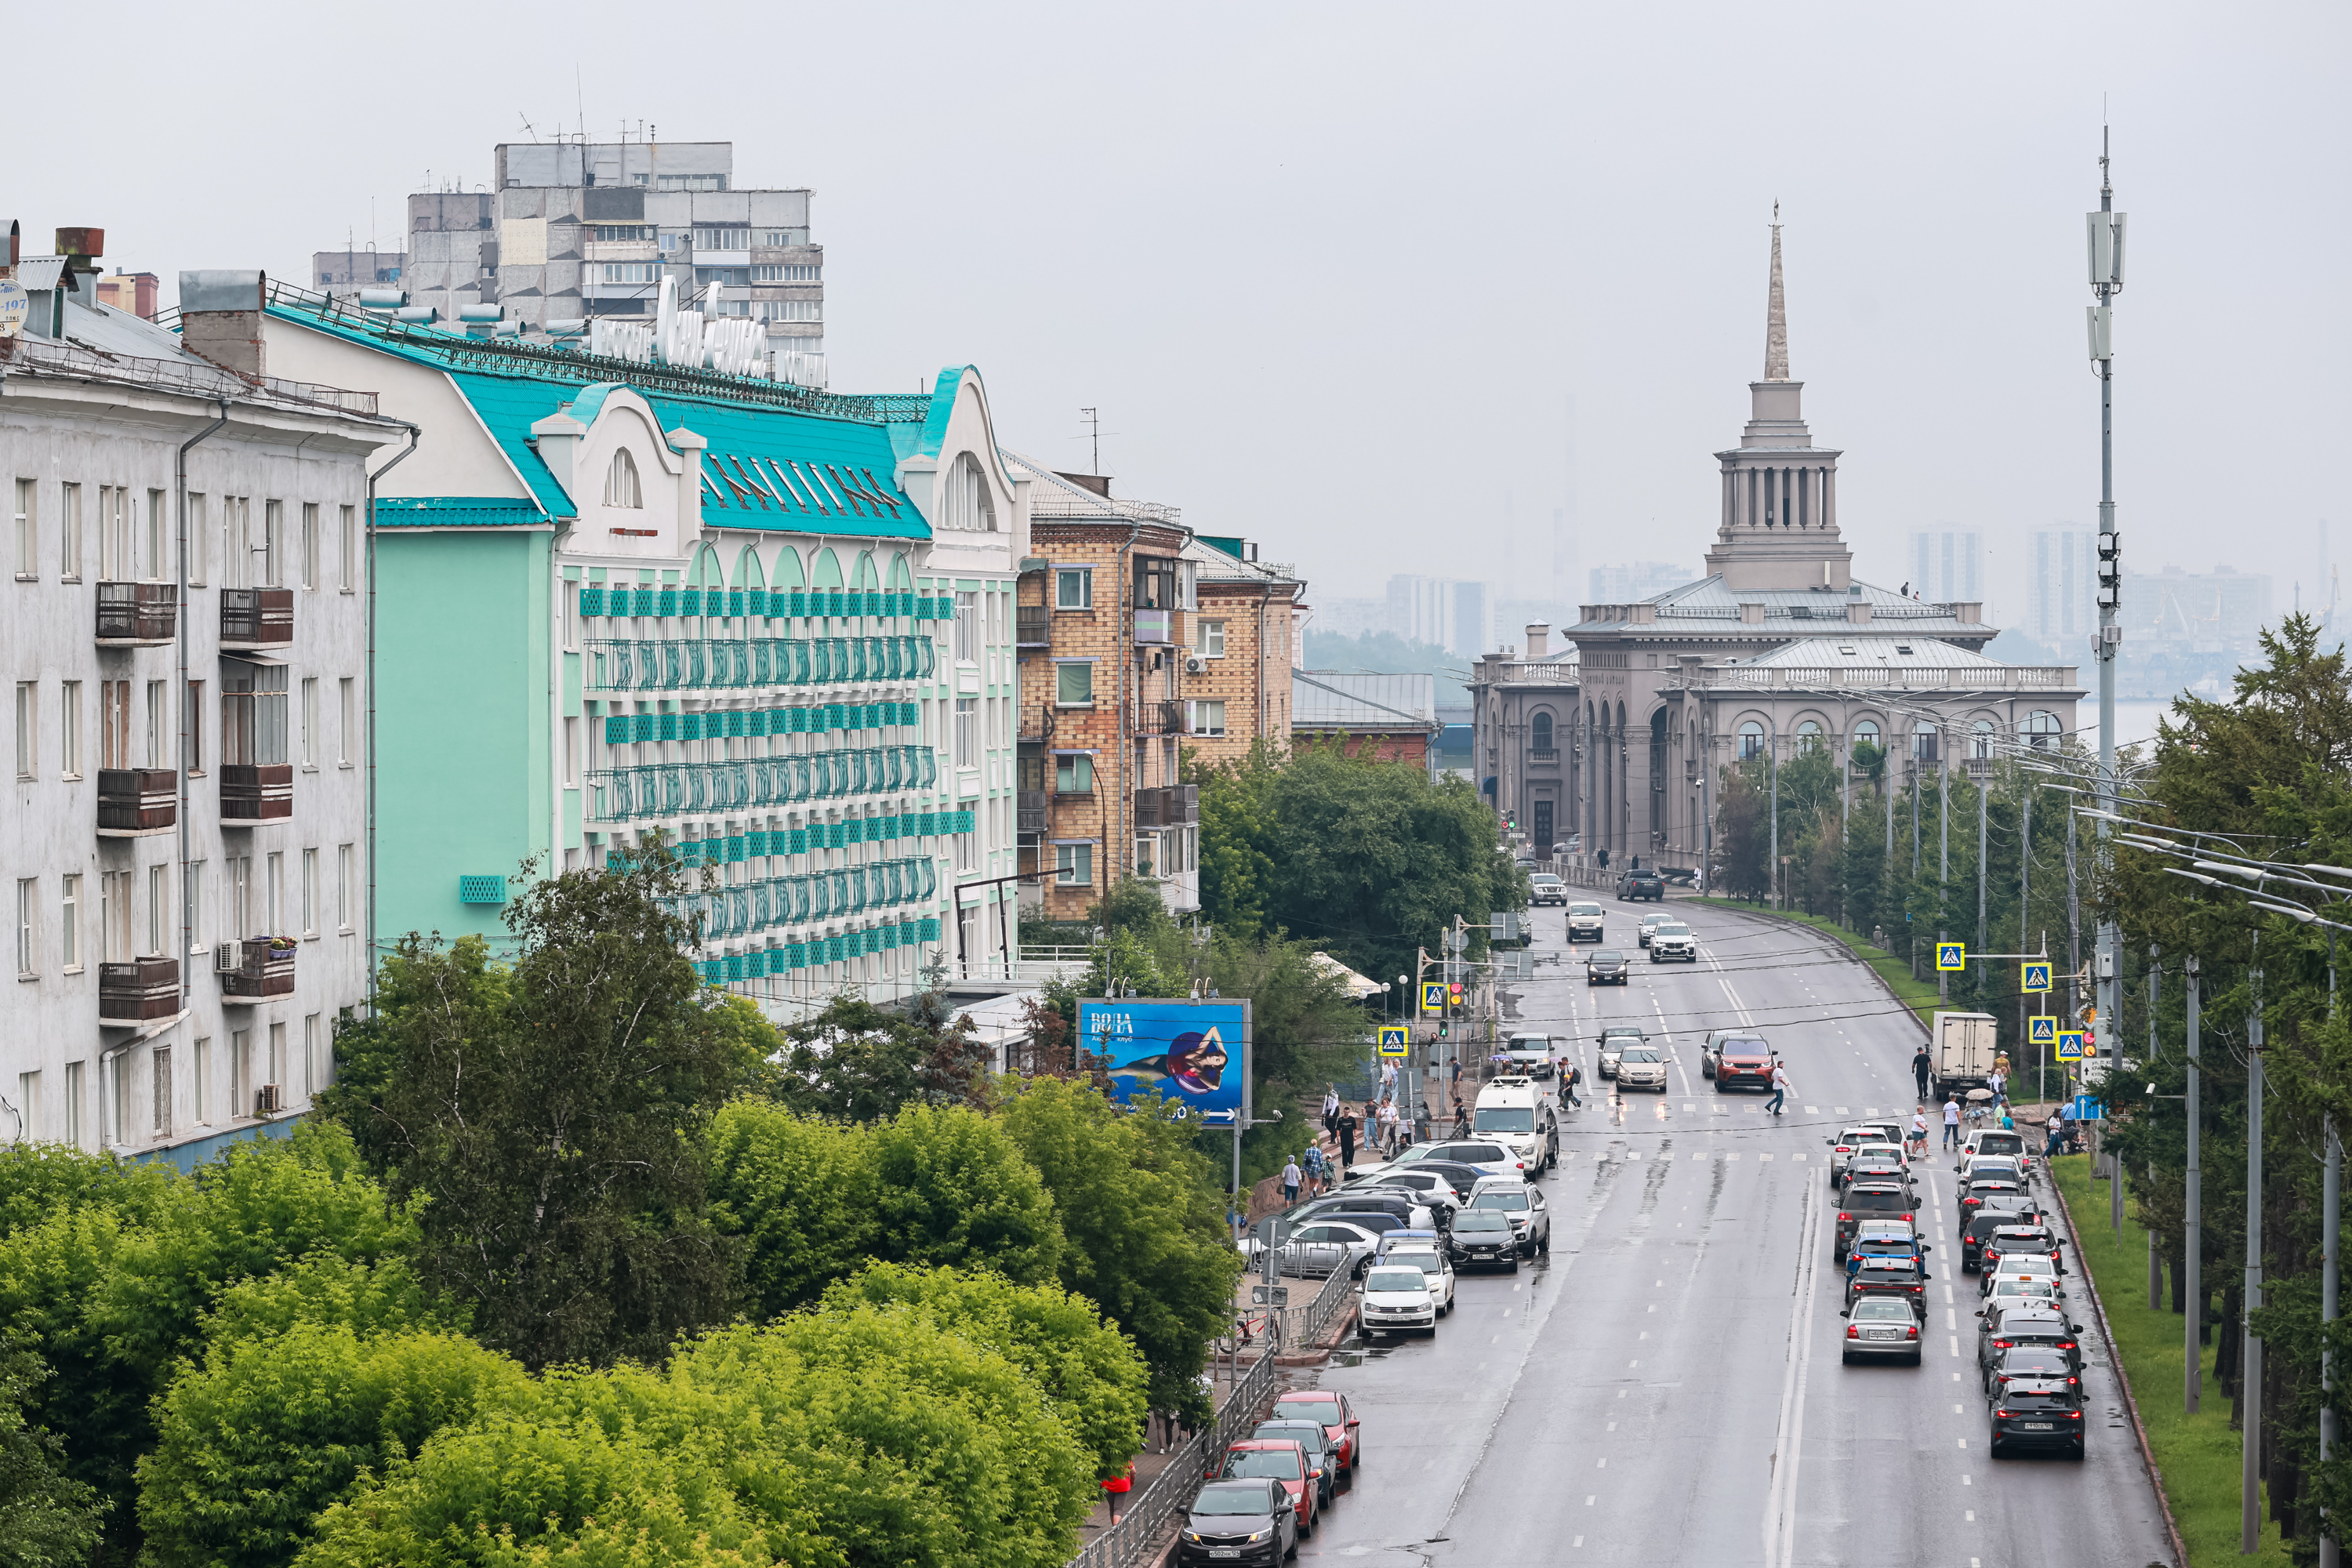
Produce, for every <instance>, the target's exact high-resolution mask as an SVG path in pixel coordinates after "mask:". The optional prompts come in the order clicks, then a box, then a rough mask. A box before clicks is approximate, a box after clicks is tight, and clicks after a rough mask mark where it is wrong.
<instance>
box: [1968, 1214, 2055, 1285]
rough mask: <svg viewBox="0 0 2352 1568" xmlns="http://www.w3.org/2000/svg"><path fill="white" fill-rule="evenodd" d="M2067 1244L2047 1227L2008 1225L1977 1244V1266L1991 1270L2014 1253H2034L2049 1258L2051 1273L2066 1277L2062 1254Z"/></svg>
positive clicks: (1997, 1229) (1996, 1229)
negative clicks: (2060, 1254)
mask: <svg viewBox="0 0 2352 1568" xmlns="http://www.w3.org/2000/svg"><path fill="white" fill-rule="evenodd" d="M2065 1245H2066V1244H2065V1243H2064V1242H2063V1241H2061V1240H2059V1239H2058V1238H2057V1237H2054V1236H2053V1235H2051V1234H2050V1227H2049V1226H2045V1225H2004V1226H1998V1227H1996V1228H1995V1229H1994V1231H1993V1232H1992V1234H1991V1235H1990V1236H1987V1237H1984V1238H1983V1239H1982V1240H1980V1241H1979V1242H1978V1243H1977V1267H1978V1268H1990V1267H1991V1266H1992V1265H1994V1264H1996V1263H1998V1262H1999V1261H2000V1259H2002V1258H2007V1257H2010V1256H2011V1255H2012V1254H2016V1253H2031V1254H2032V1255H2034V1256H2035V1257H2039V1258H2048V1259H2049V1260H2050V1268H2051V1272H2053V1273H2054V1274H2063V1273H2065V1272H2066V1263H2065V1260H2064V1259H2063V1258H2061V1257H2060V1256H2059V1253H2060V1251H2061V1250H2062V1249H2063V1247H2065Z"/></svg>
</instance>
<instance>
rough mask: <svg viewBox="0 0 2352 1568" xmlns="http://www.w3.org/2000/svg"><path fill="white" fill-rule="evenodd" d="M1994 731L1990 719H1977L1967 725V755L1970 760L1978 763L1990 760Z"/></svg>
mask: <svg viewBox="0 0 2352 1568" xmlns="http://www.w3.org/2000/svg"><path fill="white" fill-rule="evenodd" d="M1994 733H1995V731H1994V730H1993V724H1992V721H1991V720H1990V719H1979V720H1978V721H1976V722H1975V723H1974V724H1972V725H1970V726H1969V758H1970V759H1971V760H1973V761H1976V762H1979V763H1989V762H1990V761H1992V738H1993V735H1994Z"/></svg>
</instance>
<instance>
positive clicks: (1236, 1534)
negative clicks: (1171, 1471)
mask: <svg viewBox="0 0 2352 1568" xmlns="http://www.w3.org/2000/svg"><path fill="white" fill-rule="evenodd" d="M1297 1554H1298V1514H1297V1510H1295V1509H1294V1508H1293V1507H1292V1506H1291V1501H1290V1493H1289V1492H1288V1491H1287V1490H1286V1489H1284V1487H1283V1484H1282V1483H1281V1482H1280V1481H1278V1480H1274V1479H1266V1478H1257V1477H1253V1478H1250V1479H1243V1480H1231V1481H1211V1482H1210V1483H1209V1484H1208V1485H1207V1486H1204V1487H1202V1489H1201V1495H1200V1496H1199V1497H1196V1498H1194V1499H1193V1500H1192V1514H1191V1516H1190V1517H1189V1518H1187V1519H1186V1520H1185V1521H1184V1528H1183V1529H1181V1530H1180V1531H1177V1532H1176V1561H1177V1562H1178V1563H1181V1564H1182V1568H1196V1565H1199V1564H1206V1563H1279V1562H1281V1561H1282V1560H1283V1559H1284V1558H1286V1557H1295V1556H1297Z"/></svg>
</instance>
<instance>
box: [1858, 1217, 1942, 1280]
mask: <svg viewBox="0 0 2352 1568" xmlns="http://www.w3.org/2000/svg"><path fill="white" fill-rule="evenodd" d="M1934 1250H1935V1248H1934V1247H1931V1246H1930V1245H1929V1244H1927V1242H1924V1241H1922V1240H1920V1239H1919V1227H1918V1226H1917V1225H1916V1223H1915V1222H1913V1221H1912V1220H1910V1219H1907V1218H1906V1219H1886V1218H1879V1219H1868V1220H1864V1221H1863V1222H1861V1223H1860V1224H1858V1225H1856V1226H1854V1230H1853V1240H1852V1241H1849V1242H1848V1243H1846V1249H1845V1267H1846V1272H1847V1273H1848V1274H1852V1273H1853V1271H1854V1270H1855V1269H1856V1268H1859V1267H1861V1263H1860V1260H1861V1259H1863V1258H1925V1257H1926V1256H1927V1254H1928V1253H1930V1252H1933V1251H1934Z"/></svg>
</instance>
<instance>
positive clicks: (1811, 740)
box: [1797, 719, 1822, 752]
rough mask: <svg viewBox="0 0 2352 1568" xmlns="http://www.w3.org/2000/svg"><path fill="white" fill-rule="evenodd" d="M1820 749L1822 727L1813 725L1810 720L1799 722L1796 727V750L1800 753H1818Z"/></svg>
mask: <svg viewBox="0 0 2352 1568" xmlns="http://www.w3.org/2000/svg"><path fill="white" fill-rule="evenodd" d="M1821 749H1822V727H1821V726H1820V725H1819V724H1816V723H1814V722H1813V721H1811V719H1807V720H1804V721H1801V722H1800V723H1799V724H1798V726H1797V750H1799V751H1801V752H1818V751H1820V750H1821Z"/></svg>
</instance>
